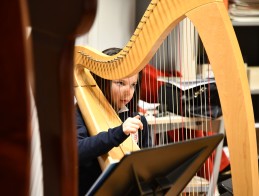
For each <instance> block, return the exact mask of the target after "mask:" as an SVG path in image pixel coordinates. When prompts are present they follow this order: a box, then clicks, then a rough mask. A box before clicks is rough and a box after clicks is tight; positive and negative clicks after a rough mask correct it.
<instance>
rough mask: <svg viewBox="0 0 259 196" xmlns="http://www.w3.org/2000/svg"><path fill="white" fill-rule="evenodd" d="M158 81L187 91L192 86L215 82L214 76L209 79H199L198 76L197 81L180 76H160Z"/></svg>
mask: <svg viewBox="0 0 259 196" xmlns="http://www.w3.org/2000/svg"><path fill="white" fill-rule="evenodd" d="M157 80H158V81H162V82H166V83H170V84H172V85H174V86H176V87H178V88H180V89H181V90H183V91H185V90H188V89H191V88H194V87H196V86H200V85H204V84H209V83H215V79H214V78H207V79H199V78H197V79H196V80H195V81H194V80H193V81H181V80H180V79H179V78H178V77H158V78H157Z"/></svg>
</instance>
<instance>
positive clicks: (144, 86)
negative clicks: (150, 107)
mask: <svg viewBox="0 0 259 196" xmlns="http://www.w3.org/2000/svg"><path fill="white" fill-rule="evenodd" d="M172 75H177V76H178V75H179V74H172V73H169V72H164V71H160V70H158V69H156V68H155V67H154V66H152V65H150V64H147V65H146V66H145V68H144V69H143V71H142V80H141V92H140V99H141V100H143V101H146V102H148V103H157V102H158V94H157V92H158V89H159V87H160V86H161V85H163V84H164V83H163V82H161V81H157V77H158V76H172Z"/></svg>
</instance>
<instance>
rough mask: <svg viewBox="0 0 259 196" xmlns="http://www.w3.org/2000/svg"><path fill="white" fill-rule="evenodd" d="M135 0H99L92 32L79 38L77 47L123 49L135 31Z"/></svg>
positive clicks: (100, 49)
mask: <svg viewBox="0 0 259 196" xmlns="http://www.w3.org/2000/svg"><path fill="white" fill-rule="evenodd" d="M135 6H136V1H135V0H98V7H97V14H96V17H95V21H94V24H93V26H92V28H91V29H90V31H89V32H88V33H87V34H85V35H83V36H81V37H79V38H77V40H76V45H84V46H90V47H93V48H95V49H97V50H99V51H102V50H104V49H107V48H110V47H119V48H123V47H124V46H125V45H126V44H127V42H128V41H129V40H130V37H131V36H132V34H133V32H134V30H135V9H136V8H135Z"/></svg>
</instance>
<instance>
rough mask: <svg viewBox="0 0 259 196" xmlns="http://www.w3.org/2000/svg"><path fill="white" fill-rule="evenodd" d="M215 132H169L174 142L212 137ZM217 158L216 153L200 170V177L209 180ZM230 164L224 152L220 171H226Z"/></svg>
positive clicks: (183, 130)
mask: <svg viewBox="0 0 259 196" xmlns="http://www.w3.org/2000/svg"><path fill="white" fill-rule="evenodd" d="M212 134H213V132H204V131H201V130H186V129H180V130H171V131H168V136H169V137H170V139H171V140H172V141H173V142H178V141H184V140H187V139H191V138H197V137H203V136H209V135H212ZM214 158H215V152H214V153H212V155H211V156H210V157H209V158H208V159H207V161H206V162H205V163H204V165H203V166H202V168H201V169H200V170H199V172H198V175H199V176H201V177H203V178H205V179H207V180H209V179H210V176H211V174H212V171H213V162H214ZM229 164H230V162H229V160H228V158H227V156H226V154H225V152H224V151H222V157H221V163H220V171H222V170H223V169H225V168H226V167H227V166H228V165H229Z"/></svg>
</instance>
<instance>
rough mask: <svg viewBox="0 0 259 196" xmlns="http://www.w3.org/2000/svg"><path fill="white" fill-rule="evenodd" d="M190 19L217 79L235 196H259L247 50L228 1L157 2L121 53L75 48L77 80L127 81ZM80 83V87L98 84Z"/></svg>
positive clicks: (152, 4) (149, 8) (153, 2)
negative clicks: (242, 46) (243, 51)
mask: <svg viewBox="0 0 259 196" xmlns="http://www.w3.org/2000/svg"><path fill="white" fill-rule="evenodd" d="M186 17H187V18H188V19H190V20H191V21H192V23H193V24H194V26H195V28H196V29H197V31H198V33H199V35H200V38H201V40H202V43H203V45H204V48H205V50H206V53H207V55H208V58H209V61H210V64H211V66H212V68H213V72H214V75H215V80H216V83H217V88H218V93H219V97H220V102H221V107H222V111H223V119H224V123H225V131H226V136H227V139H228V146H229V150H230V162H231V172H232V183H233V187H234V194H235V195H258V193H259V192H258V191H259V190H258V187H259V186H258V165H257V149H256V140H255V139H256V137H255V127H254V118H253V109H252V103H251V96H250V91H249V86H248V82H247V76H246V71H245V67H244V62H243V60H242V56H241V52H240V49H239V46H238V43H237V39H236V37H235V34H234V31H233V27H232V24H231V21H230V20H229V16H228V13H227V11H226V8H225V7H224V4H223V2H222V1H220V0H196V1H195V0H192V1H190V0H183V1H174V0H153V1H151V3H150V5H149V6H148V8H147V11H146V12H145V14H144V16H143V18H142V20H141V22H140V23H139V25H138V27H137V29H136V31H135V32H134V35H133V36H132V38H131V39H130V41H129V42H128V44H127V45H126V46H125V47H124V48H123V51H122V52H120V53H119V54H117V55H115V56H112V57H108V56H105V55H103V54H101V53H98V52H96V51H94V50H91V49H90V50H89V49H87V48H84V47H76V48H75V81H78V80H77V78H79V79H82V77H83V76H82V73H83V72H85V71H84V69H83V68H82V67H85V68H87V69H89V70H91V71H92V72H94V73H95V74H97V75H100V76H101V77H103V78H107V79H118V78H124V77H127V76H131V75H133V74H135V73H137V72H139V71H140V70H141V69H143V68H144V66H145V65H146V64H147V63H148V61H149V60H150V59H151V58H152V56H153V55H154V53H155V51H156V50H157V49H158V48H159V46H160V44H161V43H162V41H163V40H164V39H165V38H166V36H167V35H168V34H169V32H170V31H171V30H172V29H173V28H174V27H175V26H176V25H177V24H178V23H179V21H181V20H182V19H183V18H186ZM222 43H224V46H223V45H222ZM229 73H231V75H229ZM80 81H82V80H80ZM75 85H76V88H78V86H80V85H92V84H91V83H86V84H85V83H84V82H83V83H76V84H75ZM80 88H81V87H80ZM79 96H83V95H77V97H78V99H81V98H79ZM233 97H235V99H233Z"/></svg>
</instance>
